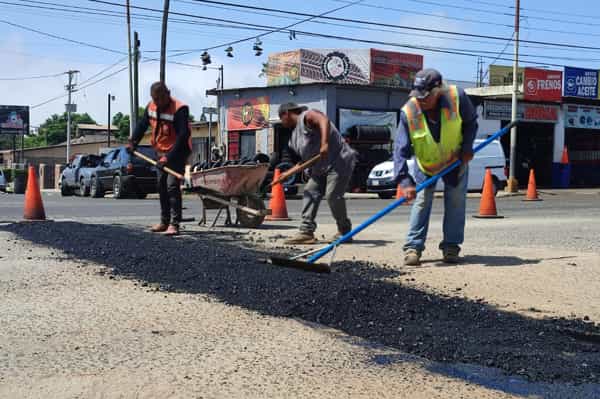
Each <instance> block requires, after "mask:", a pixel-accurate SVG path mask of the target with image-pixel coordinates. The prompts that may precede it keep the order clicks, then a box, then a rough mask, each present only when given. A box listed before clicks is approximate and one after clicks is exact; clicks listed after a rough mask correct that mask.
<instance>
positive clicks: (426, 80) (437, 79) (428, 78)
mask: <svg viewBox="0 0 600 399" xmlns="http://www.w3.org/2000/svg"><path fill="white" fill-rule="evenodd" d="M440 86H442V74H441V73H439V72H438V71H437V70H435V69H433V68H428V69H422V70H420V71H419V72H417V74H416V75H415V81H414V83H413V89H412V91H411V92H410V93H409V96H410V97H416V98H418V99H423V98H425V97H427V96H428V95H429V92H430V91H431V90H432V89H433V88H435V87H440Z"/></svg>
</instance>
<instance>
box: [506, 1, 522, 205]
mask: <svg viewBox="0 0 600 399" xmlns="http://www.w3.org/2000/svg"><path fill="white" fill-rule="evenodd" d="M515 1H516V5H515V44H514V48H515V59H514V64H513V91H512V110H511V111H512V112H511V122H515V121H516V120H517V95H518V92H519V24H520V14H521V1H520V0H515ZM516 163H517V127H516V126H513V127H512V129H511V130H510V165H509V177H508V183H507V186H506V191H508V192H510V193H516V192H518V191H519V182H518V181H517V179H516V178H515V170H516Z"/></svg>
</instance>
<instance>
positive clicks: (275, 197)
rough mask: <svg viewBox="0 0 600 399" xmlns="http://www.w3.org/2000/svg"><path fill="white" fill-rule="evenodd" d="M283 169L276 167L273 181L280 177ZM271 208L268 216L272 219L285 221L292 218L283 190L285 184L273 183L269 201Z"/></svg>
mask: <svg viewBox="0 0 600 399" xmlns="http://www.w3.org/2000/svg"><path fill="white" fill-rule="evenodd" d="M280 175H281V171H280V170H279V169H275V176H273V181H275V180H277V179H279V176H280ZM269 209H270V210H271V214H270V215H269V216H267V217H266V219H267V220H270V221H285V220H291V219H290V218H289V217H288V212H287V206H286V204H285V193H284V192H283V185H282V184H281V183H279V184H275V185H273V187H272V188H271V200H270V201H269Z"/></svg>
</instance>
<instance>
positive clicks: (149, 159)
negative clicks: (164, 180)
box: [133, 151, 185, 180]
mask: <svg viewBox="0 0 600 399" xmlns="http://www.w3.org/2000/svg"><path fill="white" fill-rule="evenodd" d="M133 155H135V156H136V157H138V158H140V159H143V160H144V161H146V162H148V163H149V164H151V165H153V166H156V167H159V166H158V162H156V161H155V160H154V159H152V158H150V157H147V156H146V155H144V154H142V153H141V152H139V151H133ZM159 168H160V167H159ZM161 169H162V170H164V171H165V172H167V173H168V174H170V175H173V176H175V177H176V178H178V179H179V180H185V178H184V176H183V175H182V174H181V173H177V172H175V171H174V170H173V169H171V168H169V167H167V166H163V167H162V168H161Z"/></svg>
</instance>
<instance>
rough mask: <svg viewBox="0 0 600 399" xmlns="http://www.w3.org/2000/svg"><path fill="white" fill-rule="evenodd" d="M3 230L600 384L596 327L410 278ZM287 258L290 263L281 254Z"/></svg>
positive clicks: (344, 265)
mask: <svg viewBox="0 0 600 399" xmlns="http://www.w3.org/2000/svg"><path fill="white" fill-rule="evenodd" d="M0 230H2V231H6V232H10V233H13V234H15V235H16V236H17V237H19V238H21V239H24V240H28V241H30V242H33V243H36V244H40V245H44V246H49V247H51V248H54V249H57V250H60V251H62V252H64V253H65V254H66V255H68V256H70V257H73V258H75V259H79V260H82V261H89V262H94V263H98V264H101V265H105V266H107V267H109V268H110V270H111V271H112V273H113V275H115V276H121V277H126V278H131V279H135V280H141V281H142V282H143V283H144V284H148V285H150V286H156V287H157V289H158V290H162V291H166V292H167V291H168V292H182V293H191V294H208V295H210V296H211V297H214V298H216V299H218V300H220V301H222V302H224V303H226V304H230V305H235V306H239V307H241V308H244V309H247V310H251V311H256V312H259V313H261V314H264V315H269V316H276V317H289V318H297V319H301V320H304V321H307V322H315V323H319V324H321V325H325V326H329V327H332V328H334V329H337V330H341V331H343V332H344V333H346V334H348V335H350V336H354V337H358V338H363V339H366V340H368V341H370V342H374V343H377V344H381V345H386V346H388V347H391V348H396V349H399V350H401V351H404V352H406V353H409V354H412V355H416V356H419V357H422V358H425V359H428V360H431V361H436V362H442V363H448V364H456V363H466V364H473V365H478V366H484V367H493V368H498V369H500V370H502V371H503V372H505V373H506V374H508V375H518V376H522V377H523V378H525V379H527V380H529V381H540V382H550V383H553V382H560V383H575V384H582V383H598V382H600V327H599V326H597V325H596V324H595V323H593V322H591V321H589V320H583V319H566V318H545V319H534V318H529V317H527V316H524V315H520V314H516V313H513V312H507V311H502V310H499V309H498V308H496V307H494V306H491V305H489V304H487V303H486V302H485V301H484V300H479V301H476V300H469V299H466V298H462V297H458V296H451V295H444V294H435V293H431V292H427V291H424V290H420V289H417V288H415V287H409V286H408V285H406V284H403V282H404V281H405V279H406V278H410V276H407V275H405V272H404V271H402V270H400V269H398V270H396V269H389V268H387V269H386V268H382V267H379V266H378V265H377V264H373V263H365V262H349V261H344V262H339V263H337V264H336V265H335V268H334V271H333V273H331V274H329V275H317V274H311V273H306V272H301V271H297V270H293V269H284V268H278V267H275V266H270V265H266V264H264V263H261V262H259V261H258V259H259V258H264V257H265V256H266V255H267V254H265V253H264V252H260V251H257V250H253V249H251V248H245V247H243V246H242V245H241V243H240V240H238V236H237V235H236V234H235V233H232V234H230V235H227V234H223V233H222V232H221V233H209V232H205V231H203V232H189V233H187V234H184V235H183V236H181V237H179V238H176V239H165V237H160V236H156V235H151V234H148V233H146V232H143V231H141V230H140V229H139V228H129V227H126V226H119V225H93V224H81V223H76V222H55V223H39V224H30V223H22V224H10V225H5V226H0ZM278 255H281V254H278Z"/></svg>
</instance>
